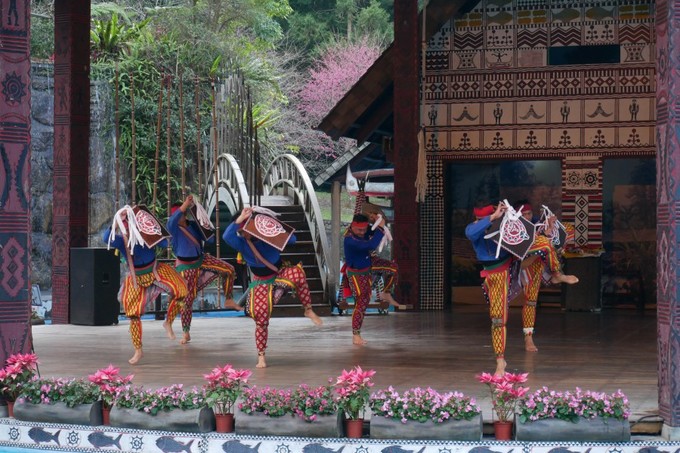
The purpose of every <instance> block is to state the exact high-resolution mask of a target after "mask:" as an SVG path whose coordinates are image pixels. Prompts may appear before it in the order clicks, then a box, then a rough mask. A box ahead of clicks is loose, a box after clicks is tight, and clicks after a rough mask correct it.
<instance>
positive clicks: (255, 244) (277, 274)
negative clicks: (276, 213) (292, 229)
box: [222, 208, 323, 368]
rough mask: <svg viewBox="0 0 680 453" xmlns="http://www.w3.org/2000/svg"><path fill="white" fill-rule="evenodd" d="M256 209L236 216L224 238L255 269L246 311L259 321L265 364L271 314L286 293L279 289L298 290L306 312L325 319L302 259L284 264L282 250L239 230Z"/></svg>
mask: <svg viewBox="0 0 680 453" xmlns="http://www.w3.org/2000/svg"><path fill="white" fill-rule="evenodd" d="M254 212H255V211H254V210H253V208H245V209H243V211H241V214H240V215H239V216H238V217H237V218H236V220H235V221H234V222H233V223H232V224H231V225H229V226H228V227H227V229H226V231H225V232H224V235H223V236H222V238H223V239H224V240H225V242H226V243H227V244H229V245H230V246H231V247H232V248H234V249H236V250H237V251H238V252H240V253H241V255H242V256H243V259H244V260H245V261H246V263H247V264H248V267H249V268H250V271H251V273H252V278H253V281H252V283H251V284H250V288H249V295H248V300H247V302H246V315H247V316H249V317H251V318H253V320H254V321H255V346H256V347H257V365H256V366H257V368H265V367H266V366H267V362H266V361H265V350H266V349H267V337H268V331H269V318H270V317H271V312H272V309H273V307H274V305H276V304H277V303H278V301H279V299H280V298H281V296H282V295H283V293H284V291H282V290H277V289H281V288H284V289H292V290H294V291H295V292H296V293H297V297H298V299H300V303H302V306H303V307H304V308H305V316H306V317H307V318H309V319H311V320H312V322H314V324H316V325H317V326H320V325H321V324H323V321H322V320H321V318H319V316H317V314H316V313H314V310H312V299H311V295H310V293H309V286H308V285H307V277H306V276H305V271H304V270H303V269H302V263H298V264H297V265H296V266H287V265H284V264H283V263H282V261H281V252H279V250H277V249H276V248H274V247H272V246H271V245H269V244H267V243H265V242H264V241H261V240H259V239H257V238H256V237H254V236H252V235H251V234H249V233H247V232H245V231H240V232H239V230H241V228H242V227H243V225H244V223H245V222H246V220H248V219H249V218H250V216H251V215H253V213H254ZM295 241H296V238H295V235H292V236H291V237H290V239H289V241H288V244H294V243H295Z"/></svg>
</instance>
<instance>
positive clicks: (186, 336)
mask: <svg viewBox="0 0 680 453" xmlns="http://www.w3.org/2000/svg"><path fill="white" fill-rule="evenodd" d="M190 341H191V334H190V333H189V332H184V334H183V335H182V339H181V340H179V344H187V343H188V342H190Z"/></svg>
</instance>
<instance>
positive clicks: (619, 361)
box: [33, 305, 658, 426]
mask: <svg viewBox="0 0 680 453" xmlns="http://www.w3.org/2000/svg"><path fill="white" fill-rule="evenodd" d="M520 316H521V315H520V309H519V308H512V309H511V313H510V320H509V323H508V326H509V329H508V330H509V333H508V347H507V352H506V360H507V362H508V371H521V372H528V373H529V382H528V385H529V386H530V387H531V389H532V390H535V389H537V388H540V387H541V386H544V385H545V386H548V387H550V388H552V389H555V390H567V389H573V388H575V387H580V388H582V389H584V390H595V391H603V392H609V393H611V392H613V391H616V390H617V389H622V390H623V391H624V392H625V393H626V395H627V396H628V397H629V399H630V402H631V409H632V412H633V415H632V417H631V421H636V420H645V421H647V420H650V419H651V420H658V418H657V417H656V415H657V413H658V392H657V381H658V378H657V343H656V331H657V329H656V312H655V311H647V312H645V313H644V314H640V313H639V312H637V311H633V310H622V309H617V310H605V311H602V312H601V313H590V312H563V311H561V310H560V309H559V308H551V307H545V308H544V307H539V312H538V321H537V330H536V333H535V342H536V345H537V346H538V348H539V352H537V353H529V352H525V351H524V348H523V339H522V330H521V318H520ZM161 324H162V322H161V321H155V320H148V321H144V322H143V330H144V338H143V339H144V358H143V359H142V361H141V362H140V363H139V364H137V365H135V366H131V365H129V364H128V362H127V360H128V358H129V357H131V356H132V352H133V350H132V345H131V343H130V339H129V334H128V324H127V322H126V321H121V323H120V324H119V325H117V326H75V325H42V326H34V327H33V336H34V348H35V352H36V353H37V354H38V357H39V360H40V372H41V374H42V375H43V376H61V377H81V376H87V375H88V374H90V373H93V372H94V371H96V370H97V369H99V368H101V367H105V366H107V365H108V364H109V363H112V364H113V365H115V366H117V367H120V368H121V370H122V372H123V373H133V374H134V375H135V377H134V380H133V382H134V383H136V384H142V385H144V386H149V387H157V386H164V385H169V384H173V383H183V384H185V385H187V386H191V385H201V384H202V383H203V374H206V373H208V372H209V371H210V370H211V369H212V367H214V366H215V365H218V364H219V365H223V364H225V363H231V364H232V365H233V366H235V367H237V368H251V369H252V370H253V376H252V383H254V384H257V385H258V386H264V385H269V386H273V387H277V388H283V387H292V386H296V385H297V384H299V383H307V384H311V385H321V384H324V383H325V382H326V381H327V380H328V378H330V377H335V376H337V375H338V374H339V373H340V372H341V371H342V370H343V369H348V368H351V367H352V366H354V365H360V366H361V367H362V368H364V369H374V370H376V372H377V373H376V375H375V382H376V388H384V387H387V386H389V385H392V386H394V387H395V388H397V389H399V390H404V389H406V388H409V387H415V386H421V387H426V386H430V387H433V388H435V389H437V390H440V391H443V390H458V391H462V392H463V393H465V394H467V395H471V396H474V397H476V398H477V400H478V403H479V404H480V406H481V407H482V410H483V413H484V417H485V419H487V418H490V416H491V410H490V402H489V397H488V396H487V394H486V392H487V389H486V387H485V386H483V385H482V384H480V383H478V382H477V380H476V379H475V375H476V374H478V373H480V372H482V371H488V372H493V370H494V367H495V360H494V358H493V351H492V349H491V341H490V321H489V318H488V314H487V311H486V307H485V306H473V305H465V306H455V307H454V308H453V309H452V310H451V311H446V312H423V313H390V314H389V315H378V314H375V315H368V316H367V317H366V320H365V322H364V327H363V332H362V334H363V336H364V337H365V338H366V339H367V340H368V341H369V343H368V345H367V346H365V347H360V346H354V345H352V342H351V318H350V317H349V316H329V317H324V325H323V326H322V327H316V326H314V325H313V324H312V323H311V321H309V320H308V319H306V318H302V317H300V318H273V319H272V320H271V324H270V329H269V348H268V350H267V362H268V365H269V367H268V368H265V369H256V368H255V367H254V365H255V363H256V359H257V354H256V350H255V344H254V323H253V321H252V320H250V319H248V318H245V317H243V316H231V317H201V316H196V317H195V318H194V322H193V325H192V337H193V338H192V341H191V343H189V344H187V345H180V344H179V343H178V342H177V341H171V340H169V339H168V338H167V337H166V336H165V332H164V330H163V328H162V325H161ZM180 330H181V326H180V323H179V319H178V320H177V321H176V323H175V332H176V333H177V334H178V337H179V332H180ZM485 421H487V420H485ZM640 426H642V424H640Z"/></svg>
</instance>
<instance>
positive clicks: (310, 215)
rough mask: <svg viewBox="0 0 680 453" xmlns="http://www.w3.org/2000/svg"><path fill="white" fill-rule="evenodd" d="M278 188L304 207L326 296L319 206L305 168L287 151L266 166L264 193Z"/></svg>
mask: <svg viewBox="0 0 680 453" xmlns="http://www.w3.org/2000/svg"><path fill="white" fill-rule="evenodd" d="M278 187H281V188H284V189H285V188H286V187H287V188H290V189H292V190H293V192H294V193H295V201H297V202H299V203H300V205H301V206H302V207H303V208H304V211H305V217H306V218H307V224H308V225H309V230H310V232H311V235H312V240H313V241H314V250H315V253H316V262H317V264H318V266H319V274H320V276H321V282H322V284H323V290H324V294H325V295H326V297H328V296H329V294H328V291H329V285H328V275H329V248H328V238H327V236H326V228H325V226H324V223H323V218H322V217H321V208H320V207H319V201H318V200H317V198H316V192H315V191H314V186H313V185H312V181H311V180H310V179H309V175H308V174H307V170H305V168H304V166H303V165H302V163H301V162H300V161H299V160H298V158H297V157H295V156H293V155H290V154H283V155H281V156H278V157H277V158H276V159H274V161H273V162H272V163H271V165H270V166H269V169H268V170H267V172H266V173H265V177H264V181H263V192H264V194H265V195H273V192H274V190H276V189H277V188H278Z"/></svg>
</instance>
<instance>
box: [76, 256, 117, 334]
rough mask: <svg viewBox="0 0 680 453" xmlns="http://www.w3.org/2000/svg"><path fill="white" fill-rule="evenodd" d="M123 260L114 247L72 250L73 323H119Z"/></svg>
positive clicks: (98, 324) (96, 324)
mask: <svg viewBox="0 0 680 453" xmlns="http://www.w3.org/2000/svg"><path fill="white" fill-rule="evenodd" d="M119 288H120V260H119V259H118V257H117V256H116V255H115V254H114V251H113V249H111V250H107V249H105V248H90V247H87V248H85V247H84V248H72V249H71V303H70V310H69V319H70V322H71V324H80V325H86V326H107V325H111V324H118V314H119V312H120V304H119V303H118V289H119Z"/></svg>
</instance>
